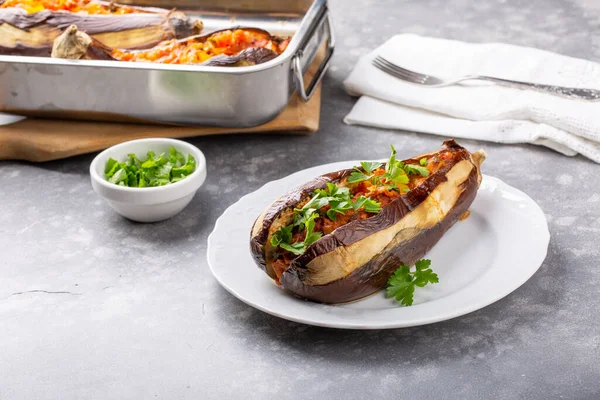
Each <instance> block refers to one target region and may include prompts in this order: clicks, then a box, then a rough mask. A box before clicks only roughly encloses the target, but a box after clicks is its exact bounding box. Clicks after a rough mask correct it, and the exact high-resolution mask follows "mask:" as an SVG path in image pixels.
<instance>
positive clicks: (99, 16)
mask: <svg viewBox="0 0 600 400" xmlns="http://www.w3.org/2000/svg"><path fill="white" fill-rule="evenodd" d="M202 30H203V23H202V21H200V20H199V19H197V18H192V17H189V16H187V15H186V14H184V13H183V12H180V11H176V10H167V9H161V8H145V7H136V6H127V5H121V4H117V3H112V2H106V1H102V0H0V54H4V55H23V56H45V57H48V56H52V57H55V58H68V59H93V60H114V61H133V62H153V63H167V64H202V65H215V66H244V65H255V64H260V63H263V62H266V61H269V60H271V59H273V58H274V57H277V56H278V55H280V54H281V53H282V52H283V51H285V49H286V47H287V45H288V43H289V40H290V39H289V37H279V36H273V35H271V34H270V33H269V32H266V31H264V30H261V29H257V28H252V27H249V28H230V29H225V30H221V31H216V32H210V33H207V34H202V35H201V33H202Z"/></svg>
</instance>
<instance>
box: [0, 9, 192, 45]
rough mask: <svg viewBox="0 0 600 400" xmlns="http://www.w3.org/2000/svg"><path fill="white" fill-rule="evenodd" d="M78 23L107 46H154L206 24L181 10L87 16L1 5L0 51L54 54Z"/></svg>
mask: <svg viewBox="0 0 600 400" xmlns="http://www.w3.org/2000/svg"><path fill="white" fill-rule="evenodd" d="M70 25H76V26H77V28H78V29H79V30H81V31H84V32H86V33H87V34H88V35H91V36H92V37H94V38H95V39H97V40H99V41H100V42H102V43H103V44H105V45H106V46H110V47H118V48H123V49H145V48H150V47H152V46H154V45H156V44H158V43H160V42H162V41H164V40H169V39H182V38H185V37H189V36H193V35H198V34H200V32H201V31H202V29H203V24H202V22H201V21H200V20H198V19H192V18H189V17H188V16H186V15H185V14H184V13H182V12H180V11H166V12H165V13H161V14H158V13H139V14H123V15H112V14H108V15H93V14H92V15H86V14H77V13H70V12H66V11H50V10H43V11H40V12H37V13H34V14H28V13H27V12H26V11H25V10H22V9H19V8H0V54H2V55H20V56H39V57H48V56H50V49H51V48H52V44H53V41H54V40H55V39H56V38H57V37H59V35H60V34H61V33H62V32H64V30H65V29H66V28H68V27H69V26H70Z"/></svg>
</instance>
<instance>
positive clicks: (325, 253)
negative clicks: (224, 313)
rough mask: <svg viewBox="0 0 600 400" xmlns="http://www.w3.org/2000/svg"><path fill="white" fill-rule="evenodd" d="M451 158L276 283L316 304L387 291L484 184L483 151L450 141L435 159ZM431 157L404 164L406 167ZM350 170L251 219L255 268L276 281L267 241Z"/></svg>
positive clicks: (328, 238)
mask: <svg viewBox="0 0 600 400" xmlns="http://www.w3.org/2000/svg"><path fill="white" fill-rule="evenodd" d="M443 152H446V153H448V152H449V153H450V154H451V158H450V160H448V161H446V162H445V163H444V165H443V166H442V167H441V168H440V169H439V170H437V171H435V172H434V173H432V174H431V175H430V176H429V177H428V178H427V179H425V180H424V181H423V182H422V183H421V184H420V185H419V186H417V187H415V188H414V189H412V190H411V191H410V192H408V193H406V194H404V195H402V196H400V197H398V198H396V199H395V200H394V201H392V202H390V203H389V204H388V205H386V206H385V207H383V208H382V210H381V211H380V212H379V213H378V214H376V215H374V216H372V217H370V218H367V219H364V220H355V221H351V222H350V223H348V224H346V225H343V226H341V227H339V228H337V229H336V230H334V231H333V232H332V233H330V234H328V235H324V236H323V237H321V238H320V239H319V240H317V241H316V242H314V243H313V244H312V245H310V246H309V247H308V248H307V249H306V252H305V253H304V254H302V255H300V256H297V257H296V258H294V259H293V260H292V261H291V263H290V265H289V267H288V268H287V269H286V270H285V271H284V272H283V274H282V275H281V276H280V278H279V282H280V284H281V287H282V288H283V289H284V290H286V291H289V292H291V293H293V294H294V295H296V296H298V297H300V298H303V299H308V300H312V301H316V302H321V303H330V304H334V303H344V302H349V301H354V300H358V299H361V298H363V297H366V296H369V295H371V294H373V293H375V292H377V291H379V290H381V289H382V288H384V287H385V285H386V283H387V281H388V279H389V277H390V276H391V275H392V274H393V273H394V271H395V270H396V269H397V268H398V267H399V266H401V265H414V263H415V262H416V261H418V260H419V259H421V258H423V256H425V255H426V254H427V252H428V251H429V250H430V249H431V248H432V247H433V246H434V245H435V244H436V243H437V242H438V241H439V240H440V239H441V237H442V236H443V235H444V233H445V232H446V231H447V230H448V229H449V228H450V227H451V226H452V225H453V224H454V223H455V222H456V221H458V220H459V219H460V218H461V217H462V216H463V215H464V214H465V213H466V212H467V210H468V208H469V206H470V205H471V204H472V202H473V200H474V199H475V196H476V194H477V190H478V188H479V185H480V183H481V169H480V167H481V164H482V162H483V161H484V160H485V153H484V152H483V151H481V150H480V151H478V152H476V153H473V154H471V153H470V152H469V151H467V150H466V149H464V148H463V147H461V146H460V145H458V144H457V143H456V142H455V141H454V140H449V141H446V142H444V147H443V148H442V149H441V150H440V151H439V152H436V153H440V154H441V153H443ZM436 153H430V154H427V155H422V156H419V157H415V158H414V159H410V160H405V163H411V162H414V161H417V162H418V160H420V159H421V158H422V157H426V156H431V155H434V154H436ZM352 171H353V170H351V169H348V170H341V171H336V172H333V173H330V174H326V175H323V176H320V177H318V178H316V179H315V180H313V181H311V182H308V183H307V184H305V185H303V186H301V187H299V188H297V189H295V190H293V191H291V192H290V193H288V194H286V195H284V196H283V197H281V198H280V199H278V200H277V201H275V202H274V203H273V204H272V205H271V206H269V207H268V208H267V209H266V210H265V211H264V212H263V213H262V214H261V215H260V216H259V217H258V218H257V220H256V222H255V224H254V226H253V229H252V233H251V238H250V248H251V253H252V255H253V258H254V260H255V262H256V263H257V265H258V266H259V267H260V268H261V269H263V270H264V271H265V272H266V273H267V274H268V275H269V276H270V277H271V278H273V279H276V276H275V273H274V271H273V269H272V268H271V266H270V263H271V261H272V253H273V252H274V250H275V249H274V248H273V246H272V245H271V244H270V243H269V242H270V240H269V239H270V237H271V235H273V233H274V232H276V231H277V230H278V229H279V228H280V227H282V226H285V225H287V224H289V223H290V220H291V219H292V218H293V208H294V207H295V206H298V204H302V202H304V201H306V200H307V199H308V198H309V197H310V196H311V195H312V193H313V192H314V191H315V190H316V189H322V188H324V187H325V186H326V183H327V182H332V183H339V182H340V181H341V180H343V179H344V178H345V177H347V176H349V175H350V174H351V173H352Z"/></svg>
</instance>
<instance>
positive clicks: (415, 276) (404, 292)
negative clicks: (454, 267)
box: [386, 259, 439, 306]
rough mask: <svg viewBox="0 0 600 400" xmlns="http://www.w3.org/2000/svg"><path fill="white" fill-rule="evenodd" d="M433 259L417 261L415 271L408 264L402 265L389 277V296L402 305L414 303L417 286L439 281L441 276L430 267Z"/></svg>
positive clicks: (387, 292) (387, 294)
mask: <svg viewBox="0 0 600 400" xmlns="http://www.w3.org/2000/svg"><path fill="white" fill-rule="evenodd" d="M430 266H431V260H425V259H423V260H419V261H417V262H416V263H415V271H411V270H410V267H408V266H407V265H402V266H400V268H398V269H397V270H396V272H394V274H393V275H392V276H391V277H390V279H388V283H387V284H388V286H387V290H386V296H387V297H394V298H395V299H396V301H398V302H400V303H401V304H402V305H405V306H410V305H412V303H413V295H414V293H415V287H416V286H418V287H423V286H425V285H427V284H428V283H438V282H439V278H438V276H437V274H436V273H435V272H433V271H432V270H431V268H430Z"/></svg>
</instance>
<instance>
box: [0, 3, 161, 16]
mask: <svg viewBox="0 0 600 400" xmlns="http://www.w3.org/2000/svg"><path fill="white" fill-rule="evenodd" d="M2 8H19V9H21V10H24V11H26V12H27V13H28V14H35V13H37V12H40V11H44V10H50V11H68V12H72V13H81V14H90V15H91V14H135V13H148V12H151V13H164V12H166V11H168V10H166V9H163V8H155V7H138V6H130V5H125V4H119V3H115V2H113V1H104V0H66V1H65V0H0V9H2Z"/></svg>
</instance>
